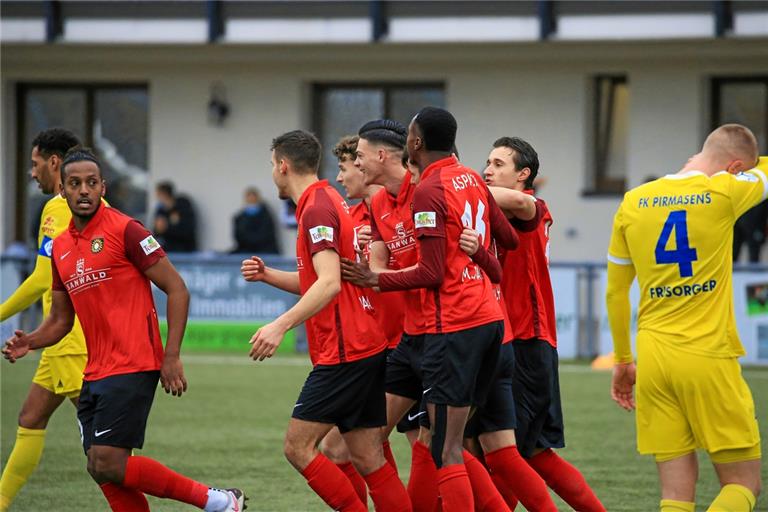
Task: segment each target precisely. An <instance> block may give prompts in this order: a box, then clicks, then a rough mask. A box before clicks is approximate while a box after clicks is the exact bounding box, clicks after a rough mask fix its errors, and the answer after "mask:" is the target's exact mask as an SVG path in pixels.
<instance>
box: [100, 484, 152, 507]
mask: <svg viewBox="0 0 768 512" xmlns="http://www.w3.org/2000/svg"><path fill="white" fill-rule="evenodd" d="M99 487H101V492H102V493H104V497H105V498H107V503H109V508H110V509H112V511H113V512H149V504H148V503H147V498H145V497H144V494H143V493H141V492H140V491H137V490H135V489H128V488H127V487H123V486H122V485H117V484H111V483H106V484H101V485H100V486H99Z"/></svg>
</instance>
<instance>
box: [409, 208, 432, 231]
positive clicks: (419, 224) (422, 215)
mask: <svg viewBox="0 0 768 512" xmlns="http://www.w3.org/2000/svg"><path fill="white" fill-rule="evenodd" d="M413 223H414V224H415V225H416V229H419V228H436V227H437V215H435V212H416V215H414V216H413Z"/></svg>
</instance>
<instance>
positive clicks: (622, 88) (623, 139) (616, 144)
mask: <svg viewBox="0 0 768 512" xmlns="http://www.w3.org/2000/svg"><path fill="white" fill-rule="evenodd" d="M611 110H612V114H613V115H612V118H611V133H610V134H609V137H610V138H609V149H608V165H607V168H606V176H607V177H609V178H615V179H620V180H623V179H624V177H625V176H626V175H627V140H628V138H629V137H628V136H629V133H628V129H629V87H627V84H626V83H616V84H615V86H614V89H613V108H612V109H611Z"/></svg>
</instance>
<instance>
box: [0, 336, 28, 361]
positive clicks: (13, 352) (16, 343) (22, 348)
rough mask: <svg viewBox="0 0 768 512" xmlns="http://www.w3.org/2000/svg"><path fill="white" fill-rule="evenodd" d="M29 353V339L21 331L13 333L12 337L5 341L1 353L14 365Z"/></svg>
mask: <svg viewBox="0 0 768 512" xmlns="http://www.w3.org/2000/svg"><path fill="white" fill-rule="evenodd" d="M27 352H29V337H28V336H27V335H26V334H25V333H24V331H22V330H21V329H17V330H15V331H13V336H11V337H10V338H8V339H7V340H5V345H4V346H3V349H2V353H3V357H5V358H6V359H7V360H8V361H10V362H12V363H15V362H16V360H17V359H20V358H22V357H24V356H25V355H27Z"/></svg>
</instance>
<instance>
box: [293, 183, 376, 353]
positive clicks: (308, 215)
mask: <svg viewBox="0 0 768 512" xmlns="http://www.w3.org/2000/svg"><path fill="white" fill-rule="evenodd" d="M296 220H297V221H298V225H299V226H298V229H299V237H298V240H297V241H296V262H297V265H298V270H299V288H300V290H301V293H302V294H304V293H306V291H307V290H308V289H309V287H310V286H312V284H314V282H315V281H317V274H316V273H315V267H314V266H313V265H312V256H313V255H314V254H316V253H318V252H320V251H324V250H326V249H332V250H334V251H336V253H338V255H339V257H343V258H348V259H351V260H354V259H355V257H356V256H357V253H355V229H354V222H353V221H352V217H350V215H349V212H348V207H347V203H346V202H344V199H342V197H341V196H340V195H339V193H338V192H336V189H334V188H333V187H331V186H330V185H328V181H327V180H322V181H318V182H317V183H314V184H312V185H311V186H310V187H309V188H307V190H305V191H304V193H303V194H302V195H301V198H299V204H298V205H297V206H296ZM305 325H306V328H307V338H308V341H309V356H310V359H311V360H312V364H313V365H318V364H322V365H335V364H340V363H345V362H350V361H356V360H358V359H363V358H366V357H370V356H372V355H374V354H378V353H379V352H381V351H382V350H384V349H385V348H386V340H385V339H384V336H383V335H382V334H381V330H380V328H379V327H378V325H377V324H376V320H375V318H374V309H373V302H372V301H371V297H370V294H369V293H368V292H367V291H366V290H363V289H362V288H358V287H357V286H354V285H353V284H351V283H349V282H347V281H343V280H342V282H341V291H340V292H339V294H338V295H336V297H334V298H333V300H332V301H331V302H329V303H328V304H327V305H326V306H325V307H324V308H323V309H321V310H320V311H319V312H318V313H317V314H315V315H314V316H313V317H312V318H310V319H309V320H307V321H306V322H305Z"/></svg>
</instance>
